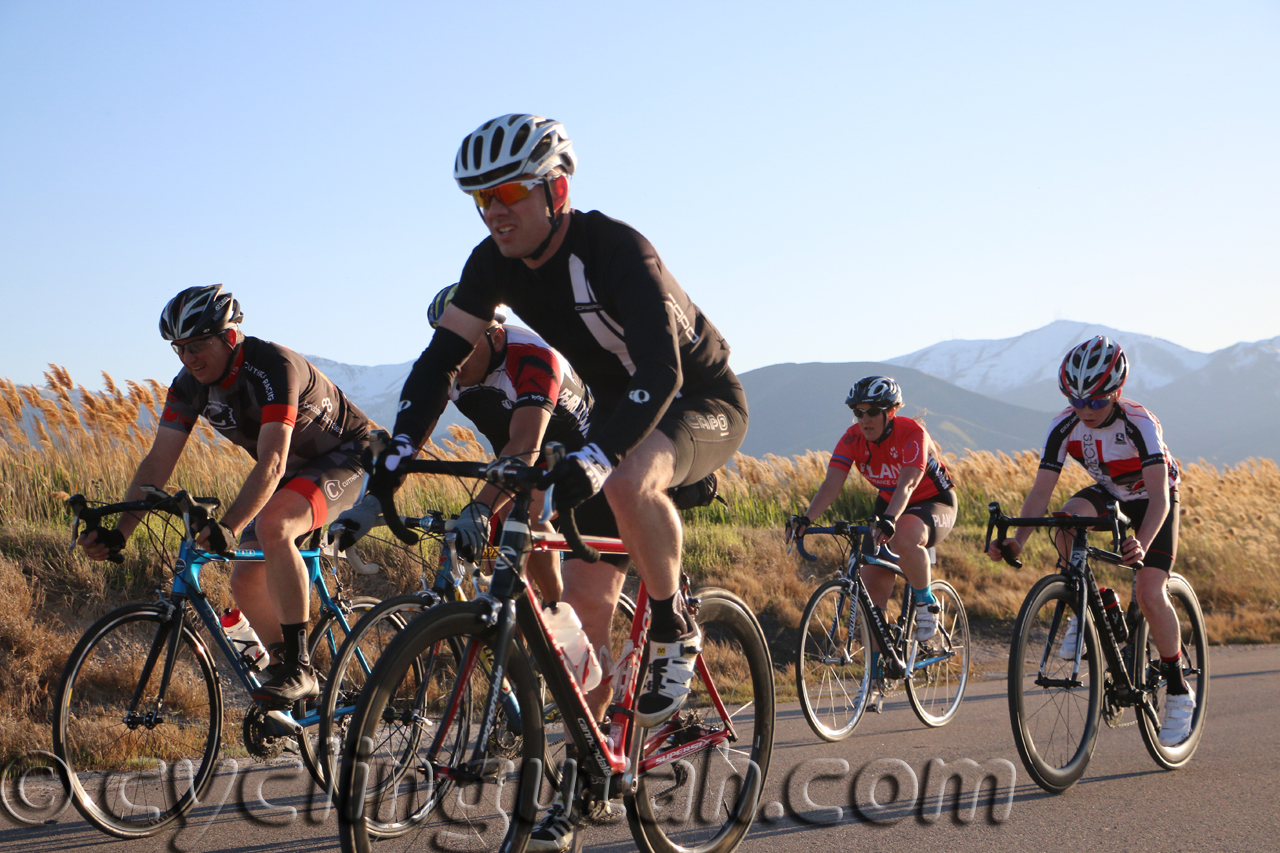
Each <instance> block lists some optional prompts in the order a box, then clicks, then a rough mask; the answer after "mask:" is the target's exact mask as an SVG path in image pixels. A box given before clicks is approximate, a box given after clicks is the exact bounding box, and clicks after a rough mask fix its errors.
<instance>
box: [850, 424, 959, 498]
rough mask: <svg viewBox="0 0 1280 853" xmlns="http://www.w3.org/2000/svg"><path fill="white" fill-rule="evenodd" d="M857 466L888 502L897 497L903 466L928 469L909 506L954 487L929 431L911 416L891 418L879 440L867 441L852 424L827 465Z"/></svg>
mask: <svg viewBox="0 0 1280 853" xmlns="http://www.w3.org/2000/svg"><path fill="white" fill-rule="evenodd" d="M855 465H856V466H857V468H858V471H859V472H860V473H861V474H862V476H863V477H866V479H867V482H869V483H870V484H871V485H873V486H875V487H876V488H877V489H878V490H879V491H880V497H882V498H884V499H885V500H886V501H890V500H893V493H894V490H895V489H897V487H898V475H899V474H901V473H902V469H903V468H919V469H920V470H921V471H923V472H924V478H923V479H922V480H921V481H920V483H919V484H918V485H917V486H916V488H915V491H913V492H912V493H911V497H910V498H909V499H908V500H907V504H908V505H910V504H914V503H917V502H919V501H922V500H927V499H928V498H932V497H936V496H938V495H939V494H941V493H942V492H945V491H947V490H948V489H951V488H954V484H953V483H952V481H951V474H950V472H948V471H947V466H946V465H943V464H942V460H941V459H939V458H938V456H937V454H936V453H935V452H934V451H933V442H932V441H931V440H930V439H929V434H928V433H927V432H925V430H924V427H922V426H921V425H920V424H919V423H917V422H916V421H913V420H912V419H911V418H907V417H902V416H898V417H894V418H890V419H889V422H888V423H887V424H886V425H885V434H884V436H882V437H881V439H880V440H879V441H867V438H866V436H864V435H863V434H862V430H861V429H859V428H858V425H857V424H856V423H855V424H854V425H853V426H851V427H849V429H848V431H846V432H845V434H844V436H843V437H841V439H840V443H839V444H837V445H836V449H835V451H834V452H833V453H832V454H831V461H830V462H829V463H828V464H827V467H829V468H839V469H840V470H842V471H848V470H849V469H850V468H852V467H853V466H855Z"/></svg>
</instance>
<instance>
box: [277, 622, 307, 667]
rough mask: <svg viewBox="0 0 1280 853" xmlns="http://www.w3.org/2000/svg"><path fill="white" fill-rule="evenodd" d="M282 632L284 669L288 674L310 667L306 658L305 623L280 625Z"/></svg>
mask: <svg viewBox="0 0 1280 853" xmlns="http://www.w3.org/2000/svg"><path fill="white" fill-rule="evenodd" d="M280 630H281V631H283V632H284V660H283V661H282V663H283V664H284V668H285V670H286V671H288V672H292V671H293V670H295V669H300V668H301V667H304V666H310V665H311V659H310V658H309V657H308V656H307V623H306V622H293V623H290V624H288V625H281V626H280Z"/></svg>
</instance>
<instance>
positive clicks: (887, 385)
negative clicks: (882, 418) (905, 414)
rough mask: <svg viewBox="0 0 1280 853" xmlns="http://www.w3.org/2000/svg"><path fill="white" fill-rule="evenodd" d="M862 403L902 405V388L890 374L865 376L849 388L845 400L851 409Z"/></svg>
mask: <svg viewBox="0 0 1280 853" xmlns="http://www.w3.org/2000/svg"><path fill="white" fill-rule="evenodd" d="M860 403H871V404H872V405H874V406H883V407H885V408H896V407H898V406H901V405H902V389H901V388H899V387H898V383H897V382H895V381H893V380H892V379H890V378H889V377H888V376H864V377H862V378H861V379H859V380H858V383H857V384H856V385H854V386H853V387H852V388H850V389H849V396H848V397H846V398H845V400H844V404H845V405H846V406H848V407H849V408H851V409H852V408H853V407H854V406H857V405H859V404H860Z"/></svg>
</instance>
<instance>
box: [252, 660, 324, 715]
mask: <svg viewBox="0 0 1280 853" xmlns="http://www.w3.org/2000/svg"><path fill="white" fill-rule="evenodd" d="M319 695H320V683H319V682H318V681H316V676H315V673H314V672H313V671H312V669H311V667H310V666H299V667H297V668H295V669H294V670H293V671H292V672H290V673H287V674H286V673H279V672H278V673H276V675H275V677H273V678H271V679H270V680H269V681H267V683H266V684H264V685H262V686H261V687H259V688H258V689H257V690H255V691H254V692H253V698H254V699H257V700H259V701H260V702H264V703H267V704H271V705H292V704H293V703H295V702H298V701H301V700H303V699H315V698H316V697H318V696H319Z"/></svg>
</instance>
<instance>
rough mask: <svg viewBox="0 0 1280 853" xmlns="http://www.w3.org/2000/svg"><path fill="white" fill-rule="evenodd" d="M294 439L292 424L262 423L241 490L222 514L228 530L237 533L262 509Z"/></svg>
mask: <svg viewBox="0 0 1280 853" xmlns="http://www.w3.org/2000/svg"><path fill="white" fill-rule="evenodd" d="M292 439H293V427H292V426H289V425H288V424H285V423H280V422H272V423H265V424H263V425H262V431H261V432H260V433H259V434H258V461H257V464H255V465H254V466H253V470H252V471H250V472H249V476H248V477H246V478H245V481H244V485H243V486H241V487H240V494H238V495H236V499H235V501H234V502H233V503H232V504H231V506H230V507H229V508H228V509H227V511H226V513H225V514H224V515H223V516H222V523H223V524H224V525H226V526H227V527H228V528H230V529H231V532H232V533H234V534H236V535H237V536H239V535H240V533H241V531H243V530H244V529H245V527H247V526H248V525H249V522H250V521H252V520H253V519H254V517H255V516H256V515H257V514H258V513H259V512H261V511H262V508H263V507H264V506H266V505H267V501H269V500H270V499H271V496H272V495H273V494H275V492H276V488H277V487H278V486H279V485H280V480H281V479H283V478H284V475H285V463H286V461H287V460H288V458H289V443H290V442H291V441H292Z"/></svg>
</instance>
